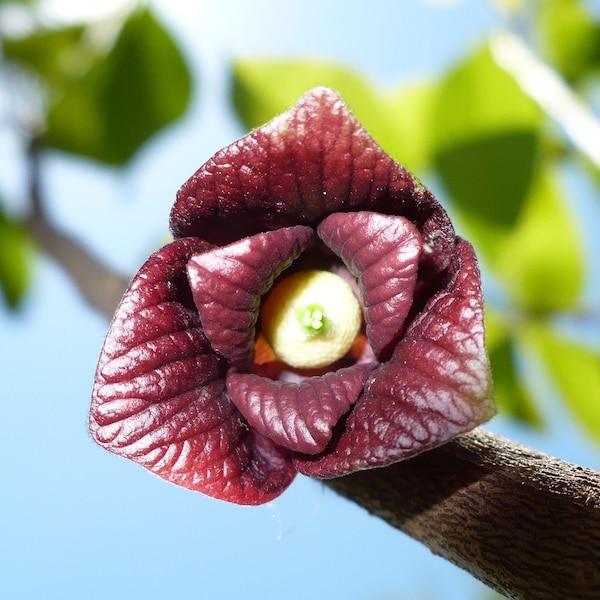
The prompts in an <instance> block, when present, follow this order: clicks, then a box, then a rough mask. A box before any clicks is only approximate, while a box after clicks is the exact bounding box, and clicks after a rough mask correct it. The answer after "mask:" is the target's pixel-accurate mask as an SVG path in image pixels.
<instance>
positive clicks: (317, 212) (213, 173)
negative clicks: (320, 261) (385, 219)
mask: <svg viewBox="0 0 600 600" xmlns="http://www.w3.org/2000/svg"><path fill="white" fill-rule="evenodd" d="M357 210H372V211H376V212H381V213H386V214H396V215H402V216H405V217H406V218H407V219H409V220H410V221H412V222H413V223H414V224H415V225H416V227H417V228H418V229H419V232H420V233H421V236H422V238H423V243H424V247H425V248H426V252H424V253H423V255H422V257H421V261H422V263H423V264H424V265H425V266H426V267H430V268H431V270H433V271H440V270H442V269H445V268H446V266H447V265H448V263H449V262H450V257H451V255H452V252H453V248H454V229H453V227H452V224H451V223H450V220H449V218H448V215H447V214H446V212H445V210H444V209H443V208H442V207H441V205H440V204H439V202H438V201H437V200H436V199H435V197H434V196H433V195H432V194H431V193H430V192H429V191H428V190H426V189H425V188H424V187H423V186H422V185H421V183H420V182H419V181H418V180H416V179H415V178H414V177H413V176H412V175H411V174H410V173H409V172H408V171H407V170H406V169H404V167H402V166H401V165H399V164H398V163H396V162H395V161H394V160H392V158H390V157H389V156H388V155H387V154H386V153H385V152H384V151H383V150H382V149H381V147H380V146H378V145H377V143H376V142H375V141H374V140H373V138H372V137H371V136H370V135H369V133H368V132H367V131H366V130H365V129H364V128H363V127H362V125H361V124H360V123H359V122H358V120H357V119H356V117H354V115H353V114H352V113H351V112H350V111H349V110H348V107H347V106H346V105H345V104H344V102H343V101H342V100H341V99H340V97H339V96H338V95H337V94H336V93H335V92H333V91H331V90H329V89H327V88H315V89H313V90H311V91H309V92H307V93H306V94H305V95H304V96H302V98H300V100H299V101H298V102H297V103H296V104H295V105H294V106H293V107H292V108H291V109H290V110H288V111H287V112H285V113H283V114H282V115H280V116H279V117H276V118H275V119H273V120H272V121H270V122H269V123H267V124H266V125H263V126H262V127H260V128H258V129H256V130H254V131H252V132H251V133H250V134H248V135H246V136H245V137H243V138H241V139H240V140H238V141H237V142H235V143H233V144H232V145H230V146H228V147H226V148H224V149H223V150H221V151H220V152H218V153H217V154H215V155H214V156H213V157H212V158H211V159H210V160H209V161H208V162H207V163H205V164H204V165H203V166H202V167H201V168H200V169H199V170H198V171H196V173H195V174H194V175H193V176H192V177H191V178H190V179H189V180H188V181H187V182H186V183H185V184H184V185H183V186H182V188H181V189H180V190H179V193H178V195H177V200H176V202H175V205H174V206H173V209H172V211H171V231H172V232H173V235H174V236H175V237H183V236H195V237H199V238H202V239H205V240H208V241H210V242H214V243H216V244H219V245H222V244H227V243H230V242H232V241H234V240H236V239H239V238H241V237H245V236H248V235H253V234H255V233H258V232H260V231H265V230H269V229H277V228H279V227H285V226H290V225H298V224H305V225H316V224H317V223H318V222H319V221H320V220H321V219H322V218H324V217H325V216H327V215H328V214H331V213H334V212H351V211H357Z"/></svg>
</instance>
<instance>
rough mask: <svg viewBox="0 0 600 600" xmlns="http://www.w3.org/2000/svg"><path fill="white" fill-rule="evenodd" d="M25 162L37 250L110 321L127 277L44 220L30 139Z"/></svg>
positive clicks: (36, 155) (37, 153)
mask: <svg viewBox="0 0 600 600" xmlns="http://www.w3.org/2000/svg"><path fill="white" fill-rule="evenodd" d="M27 158H28V162H29V174H28V175H29V178H28V181H29V202H30V206H31V214H30V216H29V219H28V221H27V225H28V230H29V232H30V233H31V234H32V236H33V238H34V239H35V240H36V242H37V243H38V245H39V246H40V248H41V249H42V250H43V251H44V252H46V253H47V254H48V256H50V257H52V258H53V259H54V260H55V261H56V263H57V264H58V265H59V266H61V267H62V268H63V269H64V271H65V272H66V273H67V275H69V277H70V278H71V280H72V281H73V282H74V283H75V285H76V286H77V289H78V290H79V291H80V293H81V295H82V296H83V298H84V300H85V301H86V302H87V303H88V304H89V305H90V306H92V307H94V308H95V309H97V310H98V311H100V313H102V314H103V315H106V316H107V317H108V318H111V316H112V314H113V312H114V311H115V308H116V307H117V304H118V303H119V300H120V299H121V296H122V294H123V292H124V291H125V288H126V287H127V285H128V283H129V278H128V277H126V276H124V275H121V274H119V273H116V272H115V271H114V269H111V268H110V267H108V266H107V265H105V264H104V263H103V262H102V261H101V260H99V259H98V258H97V257H96V256H94V255H92V254H91V253H90V252H89V251H88V250H87V249H86V248H85V247H84V246H83V245H82V244H80V243H79V242H78V241H77V240H76V239H74V238H72V237H70V236H69V235H67V234H66V233H64V232H62V231H60V230H58V229H57V228H56V227H54V225H52V223H51V222H50V221H49V219H48V218H47V215H46V212H45V210H44V203H43V200H42V191H41V183H40V178H41V166H40V162H41V147H40V145H39V143H38V140H37V139H33V140H32V142H31V144H30V146H29V150H28V153H27Z"/></svg>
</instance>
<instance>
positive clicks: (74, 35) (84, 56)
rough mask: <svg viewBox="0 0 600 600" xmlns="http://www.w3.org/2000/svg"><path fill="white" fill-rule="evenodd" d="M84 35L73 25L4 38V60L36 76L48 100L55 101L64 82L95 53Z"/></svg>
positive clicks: (82, 69) (80, 70)
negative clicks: (53, 99) (42, 84)
mask: <svg viewBox="0 0 600 600" xmlns="http://www.w3.org/2000/svg"><path fill="white" fill-rule="evenodd" d="M86 32H87V27H86V26H84V25H74V26H69V27H65V28H62V29H37V30H35V31H34V32H33V33H31V34H29V35H28V36H26V37H20V38H4V39H3V40H2V49H3V53H4V57H5V58H6V59H8V60H10V61H12V62H15V63H17V64H18V65H19V66H21V67H23V68H25V69H27V70H29V71H30V72H32V73H33V74H35V75H37V76H38V77H40V78H41V79H42V80H43V81H44V87H45V90H46V92H47V93H48V94H49V96H50V98H55V97H57V96H58V95H59V94H60V93H61V91H62V89H63V87H64V86H65V85H66V84H68V82H70V81H71V80H72V79H73V78H75V77H77V75H80V74H81V73H83V72H85V71H86V70H87V69H88V68H89V66H90V64H91V61H92V60H93V58H94V57H95V55H96V54H97V52H98V49H96V48H95V47H94V45H93V44H90V43H88V42H87V41H86Z"/></svg>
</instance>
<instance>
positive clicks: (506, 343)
mask: <svg viewBox="0 0 600 600" xmlns="http://www.w3.org/2000/svg"><path fill="white" fill-rule="evenodd" d="M485 315H486V340H487V349H488V353H489V357H490V362H491V365H492V376H493V380H494V395H495V397H496V401H497V402H498V406H499V411H500V414H501V415H503V416H509V417H512V418H514V419H517V420H519V421H521V422H523V423H526V424H528V425H531V426H533V427H542V426H543V419H542V416H541V414H540V412H539V410H538V408H537V406H536V404H535V401H534V399H533V397H532V396H531V394H530V392H529V389H528V388H527V386H526V385H525V383H524V381H523V378H522V377H521V375H520V373H519V372H518V370H517V364H518V353H517V344H516V341H515V339H514V337H513V332H512V329H511V327H510V326H509V325H508V324H507V323H505V321H504V320H503V319H502V318H501V317H500V316H499V315H498V314H497V313H496V312H495V311H493V310H491V309H490V308H489V307H486V311H485Z"/></svg>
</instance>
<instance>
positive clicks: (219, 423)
mask: <svg viewBox="0 0 600 600" xmlns="http://www.w3.org/2000/svg"><path fill="white" fill-rule="evenodd" d="M208 247H209V246H208V244H207V243H205V242H202V241H199V240H191V239H183V240H178V241H176V242H173V243H172V244H168V245H167V246H165V247H164V248H162V249H161V250H159V251H158V252H157V253H155V254H153V255H152V256H151V257H150V258H149V259H148V261H147V262H146V263H145V264H144V266H143V267H142V268H141V269H140V271H139V272H138V274H137V275H136V277H135V278H134V280H133V281H132V283H131V285H130V286H129V288H128V290H127V291H126V293H125V295H124V297H123V300H122V301H121V304H120V305H119V308H118V309H117V312H116V314H115V318H114V319H113V322H112V324H111V327H110V329H109V332H108V335H107V338H106V341H105V343H104V347H103V349H102V352H101V355H100V360H99V363H98V368H97V371H96V376H95V381H94V390H93V395H92V404H91V411H90V421H89V427H90V432H91V434H92V437H93V438H94V439H95V440H96V442H98V444H100V445H101V446H103V447H104V448H106V449H108V450H110V451H111V452H114V453H115V454H118V455H120V456H124V457H127V458H130V459H132V460H134V461H136V462H138V463H139V464H141V465H142V466H144V467H146V468H147V469H149V470H151V471H153V472H154V473H156V474H158V475H160V476H161V477H163V478H164V479H167V480H168V481H171V482H173V483H176V484H178V485H181V486H184V487H187V488H190V489H192V490H195V491H199V492H202V493H204V494H207V495H209V496H213V497H215V498H219V499H223V500H228V501H230V502H236V503H240V504H261V503H264V502H268V501H270V500H271V499H273V498H275V497H276V496H278V495H279V494H281V492H282V491H283V490H284V489H285V488H286V487H287V486H288V485H289V484H290V483H291V481H292V480H293V478H294V475H295V471H294V469H293V467H292V464H291V460H290V457H289V454H288V453H287V451H285V450H282V449H281V448H279V447H277V446H276V445H275V444H274V443H273V442H272V441H271V440H269V439H267V438H265V437H263V436H262V435H260V434H258V433H257V432H255V431H253V430H251V429H250V430H249V429H248V428H247V427H245V426H243V425H242V423H241V415H240V413H239V411H238V410H237V409H236V407H235V406H234V405H233V404H232V402H231V400H230V399H229V396H228V394H227V391H226V389H225V382H224V377H223V372H222V371H223V367H222V365H221V363H220V359H219V358H218V357H217V356H216V355H215V354H214V353H213V352H212V349H211V348H210V346H209V344H208V342H207V340H206V337H205V336H204V333H203V331H202V328H201V326H200V322H199V319H198V315H197V313H196V311H195V307H194V305H193V302H192V297H191V291H190V289H189V286H188V283H187V278H186V272H185V266H186V263H187V261H188V260H189V258H190V256H191V255H193V254H195V253H198V252H202V251H205V250H207V249H208Z"/></svg>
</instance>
